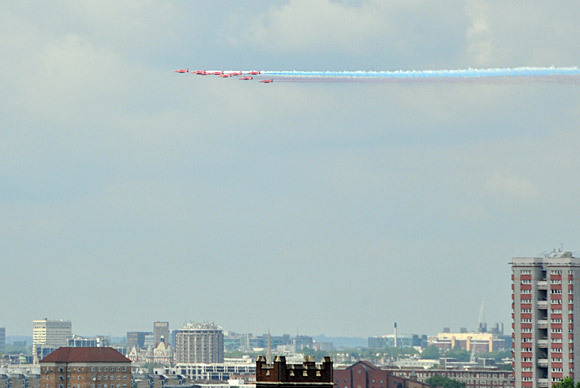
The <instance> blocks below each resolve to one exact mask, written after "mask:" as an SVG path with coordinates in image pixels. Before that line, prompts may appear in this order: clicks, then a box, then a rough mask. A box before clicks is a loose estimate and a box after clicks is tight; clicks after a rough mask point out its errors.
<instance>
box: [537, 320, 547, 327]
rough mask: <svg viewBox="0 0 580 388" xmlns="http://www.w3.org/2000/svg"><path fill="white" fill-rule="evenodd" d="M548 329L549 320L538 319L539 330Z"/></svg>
mask: <svg viewBox="0 0 580 388" xmlns="http://www.w3.org/2000/svg"><path fill="white" fill-rule="evenodd" d="M547 328H548V320H547V319H538V329H547Z"/></svg>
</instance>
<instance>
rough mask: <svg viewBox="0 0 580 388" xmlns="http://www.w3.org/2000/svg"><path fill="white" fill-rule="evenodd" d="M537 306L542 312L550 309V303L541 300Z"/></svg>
mask: <svg viewBox="0 0 580 388" xmlns="http://www.w3.org/2000/svg"><path fill="white" fill-rule="evenodd" d="M537 306H538V308H539V309H540V310H547V309H548V301H547V300H539V301H538V304H537Z"/></svg>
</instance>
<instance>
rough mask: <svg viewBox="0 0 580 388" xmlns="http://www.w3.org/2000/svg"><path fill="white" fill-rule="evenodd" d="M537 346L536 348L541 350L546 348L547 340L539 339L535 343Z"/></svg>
mask: <svg viewBox="0 0 580 388" xmlns="http://www.w3.org/2000/svg"><path fill="white" fill-rule="evenodd" d="M537 345H538V348H543V349H545V348H547V347H548V339H547V338H546V339H544V338H542V339H539V340H538V342H537Z"/></svg>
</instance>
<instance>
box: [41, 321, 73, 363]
mask: <svg viewBox="0 0 580 388" xmlns="http://www.w3.org/2000/svg"><path fill="white" fill-rule="evenodd" d="M69 338H72V323H71V321H64V320H62V319H59V320H50V319H46V318H45V319H39V320H34V321H32V356H33V357H34V360H35V363H37V362H38V360H40V359H41V358H43V357H45V356H46V355H47V354H48V353H51V352H52V351H54V350H55V349H58V348H60V347H61V346H67V345H68V340H69Z"/></svg>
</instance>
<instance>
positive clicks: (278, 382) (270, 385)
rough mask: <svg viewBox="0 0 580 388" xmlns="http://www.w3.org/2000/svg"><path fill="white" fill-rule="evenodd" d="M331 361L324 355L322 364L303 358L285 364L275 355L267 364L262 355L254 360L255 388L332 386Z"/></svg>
mask: <svg viewBox="0 0 580 388" xmlns="http://www.w3.org/2000/svg"><path fill="white" fill-rule="evenodd" d="M332 386H333V383H332V361H331V360H330V357H324V359H323V361H322V364H316V363H315V361H314V358H311V357H307V358H305V361H304V363H302V364H286V358H285V357H282V356H277V357H276V358H275V359H274V362H273V363H272V364H268V363H267V362H266V359H265V358H264V357H262V356H260V357H258V359H257V360H256V388H332Z"/></svg>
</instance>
